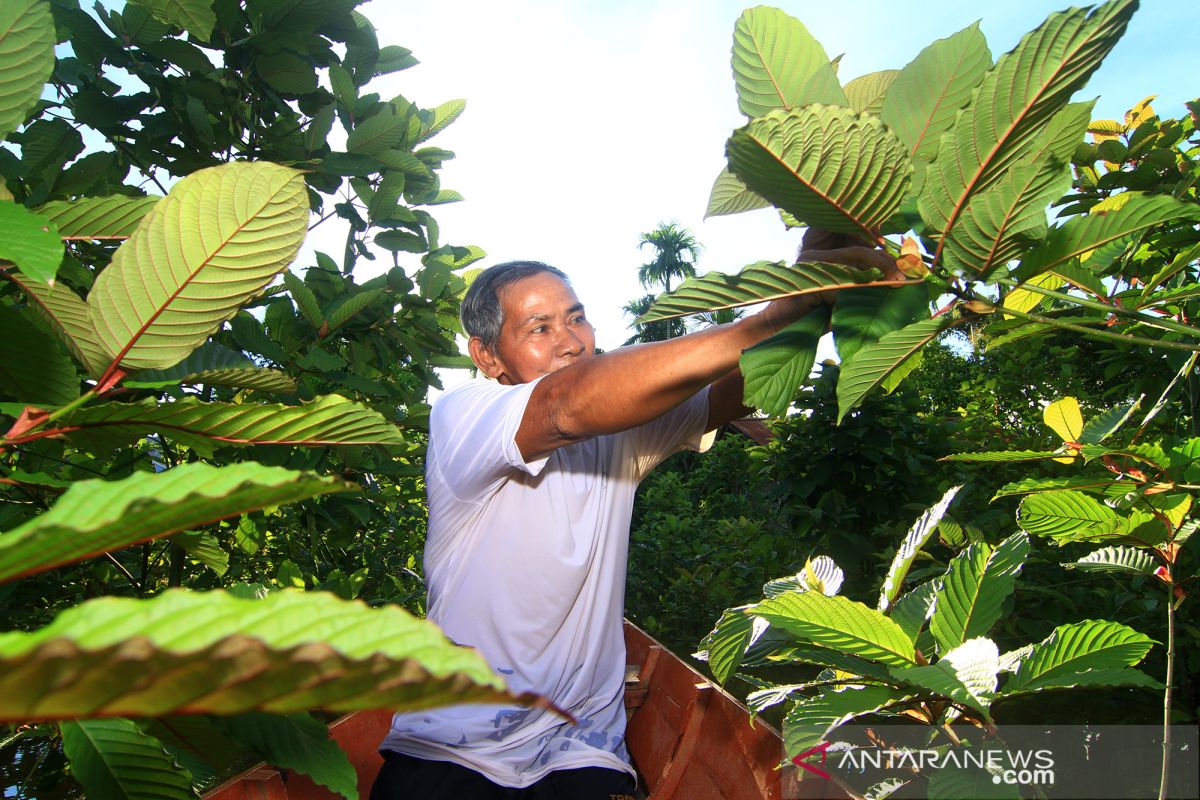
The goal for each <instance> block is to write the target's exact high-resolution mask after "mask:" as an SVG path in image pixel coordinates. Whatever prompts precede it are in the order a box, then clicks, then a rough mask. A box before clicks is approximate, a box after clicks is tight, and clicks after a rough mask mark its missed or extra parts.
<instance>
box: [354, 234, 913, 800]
mask: <svg viewBox="0 0 1200 800" xmlns="http://www.w3.org/2000/svg"><path fill="white" fill-rule="evenodd" d="M804 257H805V258H806V259H807V260H813V261H821V260H834V261H839V262H842V263H846V264H850V265H854V266H861V267H882V268H884V269H889V270H894V265H893V264H892V263H891V261H890V259H888V258H887V257H886V256H885V255H884V254H883V253H882V252H880V251H876V250H871V249H869V248H865V247H850V248H844V249H838V250H833V251H815V252H806V253H804ZM829 299H830V298H813V297H805V298H790V299H787V300H783V301H776V302H775V303H772V304H770V305H768V306H767V307H766V308H765V309H764V310H763V311H762V312H760V313H758V314H755V315H753V316H750V317H746V318H744V319H741V320H739V321H737V322H734V323H732V324H729V325H723V326H720V327H715V328H709V329H706V330H703V331H699V332H696V333H693V334H690V335H687V336H683V337H680V338H678V339H672V340H670V341H666V342H655V343H651V344H644V345H638V346H635V347H628V348H622V349H620V350H617V351H614V352H611V353H605V354H603V355H600V356H596V355H595V354H594V353H595V334H594V332H593V330H592V325H591V323H589V322H588V319H587V316H586V314H585V313H584V307H583V304H582V303H581V302H580V301H579V298H578V297H576V296H575V292H574V291H573V290H572V288H571V285H570V283H569V282H568V280H567V277H566V275H564V274H563V273H562V272H560V271H559V270H557V269H555V268H553V267H550V266H548V265H546V264H541V263H538V262H511V263H507V264H500V265H497V266H494V267H491V268H490V269H488V270H485V271H484V272H483V273H482V274H481V275H480V276H479V277H478V278H477V279H476V280H475V282H474V283H473V284H472V286H471V288H470V290H469V291H468V293H467V296H466V298H465V300H464V301H463V305H462V320H463V326H464V328H465V329H466V331H467V334H468V335H469V336H470V342H469V348H470V354H471V358H472V360H473V361H474V362H475V364H476V365H477V366H478V368H479V370H480V372H482V373H483V374H484V375H486V376H487V377H488V378H490V379H491V380H477V381H472V382H470V383H468V384H466V385H464V386H461V387H458V388H456V389H454V390H452V391H450V392H448V393H447V394H445V395H444V396H443V397H442V398H441V399H440V400H439V401H438V402H437V403H436V404H435V405H434V408H433V413H432V417H431V420H430V439H429V453H428V458H427V462H426V483H427V487H428V490H427V491H428V495H429V529H428V537H427V541H426V547H425V573H426V580H427V583H428V590H429V602H428V615H429V618H430V619H432V620H434V621H435V622H437V623H438V624H439V625H440V626H441V627H442V628H443V629H444V630H445V631H446V634H447V635H448V636H450V637H451V638H452V639H453V640H454V641H456V642H459V643H461V644H466V645H471V646H472V647H476V648H478V649H479V651H480V652H481V653H482V654H483V655H484V657H486V658H487V659H488V661H489V662H490V663H491V664H492V666H493V667H494V668H495V669H496V670H497V671H498V672H500V673H502V674H503V675H505V676H506V678H507V681H508V684H509V686H510V687H511V688H513V689H514V690H516V691H533V692H537V693H539V694H542V695H545V696H547V697H549V698H550V699H551V700H552V701H553V702H554V703H555V704H556V705H557V706H559V707H560V708H563V709H565V710H566V711H568V712H570V713H571V714H572V715H573V716H574V717H575V719H576V722H575V723H574V724H572V723H570V722H568V721H566V720H564V719H563V718H562V717H561V716H558V715H556V714H554V713H553V712H550V711H548V710H544V709H533V708H524V707H515V706H496V705H463V706H455V707H450V708H444V709H438V710H435V711H428V712H420V713H408V714H398V715H396V717H395V719H394V720H393V723H392V729H391V731H390V733H389V734H388V736H387V738H386V739H385V740H384V742H383V744H382V746H381V751H382V752H383V753H384V756H385V758H386V763H385V765H384V767H383V770H382V772H381V773H380V777H379V779H378V780H377V781H376V784H375V787H374V789H373V791H372V795H371V796H372V798H373V800H390V799H391V798H407V797H413V798H418V797H419V798H441V797H445V798H455V800H460V799H461V798H518V797H521V798H547V800H548V799H549V798H555V800H563V799H564V798H596V799H597V800H610V799H611V798H622V797H625V796H632V794H633V791H634V771H633V768H632V766H630V763H629V755H628V753H627V751H626V748H625V743H624V736H625V712H624V706H623V702H622V696H623V689H624V666H625V647H624V640H623V638H622V622H621V620H622V614H623V608H624V591H625V571H626V560H627V554H628V541H629V523H630V516H631V514H632V509H633V499H634V493H635V491H636V489H637V485H638V482H639V481H641V479H642V478H643V477H644V476H645V475H646V473H647V472H648V471H649V470H650V469H652V468H653V467H654V466H655V465H656V464H658V463H659V462H660V461H662V460H663V459H665V458H666V457H667V456H669V455H670V454H672V453H674V452H676V451H677V450H680V449H683V448H692V449H696V448H698V447H699V443H700V438H701V436H702V434H703V433H704V432H705V431H708V430H711V429H713V428H715V427H717V426H719V425H721V424H723V423H724V422H727V421H729V420H732V419H736V418H737V417H740V416H742V415H744V414H746V413H748V411H749V409H747V408H745V407H744V406H743V405H742V378H741V375H740V374H739V373H738V372H737V364H738V357H739V356H740V355H741V352H742V351H743V350H745V349H746V348H747V347H750V346H752V345H754V344H757V343H758V342H761V341H763V340H764V339H767V338H768V337H770V336H771V335H773V334H774V333H776V332H778V331H779V330H781V329H782V328H784V327H786V326H787V325H788V324H790V323H791V322H793V321H794V320H796V319H798V318H799V317H800V316H801V315H802V314H804V313H805V312H806V311H808V310H809V309H811V308H812V307H813V306H814V305H815V304H817V303H821V302H828V301H829Z"/></svg>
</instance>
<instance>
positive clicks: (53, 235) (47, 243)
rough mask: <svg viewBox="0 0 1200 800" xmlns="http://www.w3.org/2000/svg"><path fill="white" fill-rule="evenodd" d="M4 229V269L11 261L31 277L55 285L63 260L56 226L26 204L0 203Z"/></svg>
mask: <svg viewBox="0 0 1200 800" xmlns="http://www.w3.org/2000/svg"><path fill="white" fill-rule="evenodd" d="M0 230H3V231H4V236H3V237H0V267H3V266H7V264H5V263H4V262H11V263H13V264H16V265H17V266H18V267H20V268H21V270H22V271H23V272H24V273H25V274H26V275H28V276H29V277H30V278H33V279H34V280H37V281H40V282H41V283H43V284H47V285H49V284H52V283H53V282H54V275H55V273H57V272H58V265H59V264H61V263H62V258H63V243H62V240H61V239H59V236H58V231H57V230H56V229H55V227H54V223H52V222H50V220H48V219H46V218H45V217H43V216H41V215H40V214H35V213H33V212H32V211H30V210H29V209H27V208H25V206H23V205H19V204H17V203H10V202H8V201H7V200H0Z"/></svg>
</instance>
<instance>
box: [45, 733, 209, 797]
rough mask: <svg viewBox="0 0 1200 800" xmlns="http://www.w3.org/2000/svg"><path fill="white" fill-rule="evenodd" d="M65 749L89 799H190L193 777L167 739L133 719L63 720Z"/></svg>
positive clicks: (75, 774) (73, 772)
mask: <svg viewBox="0 0 1200 800" xmlns="http://www.w3.org/2000/svg"><path fill="white" fill-rule="evenodd" d="M61 728H62V737H63V752H64V753H65V754H66V756H67V760H68V761H69V762H70V763H71V774H73V775H74V776H75V777H76V778H77V779H78V780H79V782H80V783H81V784H83V788H84V789H86V790H87V795H88V797H96V798H104V800H190V798H192V797H194V795H193V794H192V778H191V775H189V774H188V772H187V771H186V770H183V769H180V768H179V767H177V766H176V765H175V761H174V760H173V759H172V758H171V757H170V756H169V755H167V752H166V751H165V750H164V749H163V746H162V742H160V741H158V740H157V739H155V738H154V737H153V736H150V735H148V734H145V733H142V731H141V730H140V729H139V728H138V726H137V725H135V724H134V723H132V722H130V721H129V720H127V719H93V720H79V721H77V722H63V723H62V724H61Z"/></svg>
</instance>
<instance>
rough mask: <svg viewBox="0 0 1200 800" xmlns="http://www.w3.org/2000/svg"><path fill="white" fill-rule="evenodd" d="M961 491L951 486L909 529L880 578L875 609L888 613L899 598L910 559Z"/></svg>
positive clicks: (914, 555)
mask: <svg viewBox="0 0 1200 800" xmlns="http://www.w3.org/2000/svg"><path fill="white" fill-rule="evenodd" d="M961 488H962V486H951V487H950V488H949V489H947V490H946V493H945V494H943V495H942V498H941V499H940V500H938V501H937V502H936V503H934V504H933V505H932V506H930V507H929V509H928V510H927V511H926V512H925V513H924V514H922V515H921V516H920V517H919V518H918V519H917V521H916V522H914V523H913V526H912V527H911V528H909V529H908V534H907V535H906V536H905V537H904V541H903V542H901V543H900V547H899V548H897V550H896V555H895V556H893V557H892V564H891V566H889V567H888V571H887V575H886V576H885V577H884V579H883V587H882V588H881V589H880V590H879V602H878V603H877V604H876V606H875V607H876V608H877V609H878V610H880V611H882V612H884V613H887V610H888V609H889V608H890V607H891V605H892V603H894V602H895V600H896V598H897V597H898V596H899V595H900V590H901V589H902V588H903V587H904V579H905V578H906V577H907V576H908V570H909V568H910V567H911V566H912V562H913V559H914V558H916V557H917V553H918V552H919V551H920V550H921V548H922V547H924V546H925V543H926V542H928V541H929V537H930V536H932V535H933V532H934V531H935V530H936V529H937V526H938V523H939V522H941V521H942V517H943V516H945V514H946V509H948V508H949V507H950V503H951V502H953V500H954V497H955V495H957V494H958V490H959V489H961Z"/></svg>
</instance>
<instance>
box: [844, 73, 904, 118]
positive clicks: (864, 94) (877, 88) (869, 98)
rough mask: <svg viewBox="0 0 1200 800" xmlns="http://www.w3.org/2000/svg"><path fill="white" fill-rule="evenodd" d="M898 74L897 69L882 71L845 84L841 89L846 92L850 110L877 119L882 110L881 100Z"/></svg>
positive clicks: (859, 77) (861, 76)
mask: <svg viewBox="0 0 1200 800" xmlns="http://www.w3.org/2000/svg"><path fill="white" fill-rule="evenodd" d="M899 74H900V70H898V69H884V70H880V71H879V72H870V73H867V74H866V75H860V76H858V77H857V78H855V79H854V80H852V81H849V82H847V83H846V85H845V86H843V87H842V89H843V90H844V91H845V92H846V99H847V100H848V101H849V103H850V108H851V109H853V110H854V111H857V112H859V113H861V114H871V115H872V116H876V117H878V116H879V113H880V111H882V110H883V98H884V96H885V95H886V94H887V92H888V89H889V88H890V87H891V85H892V83H893V82H895V80H896V76H898V75H899Z"/></svg>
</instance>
